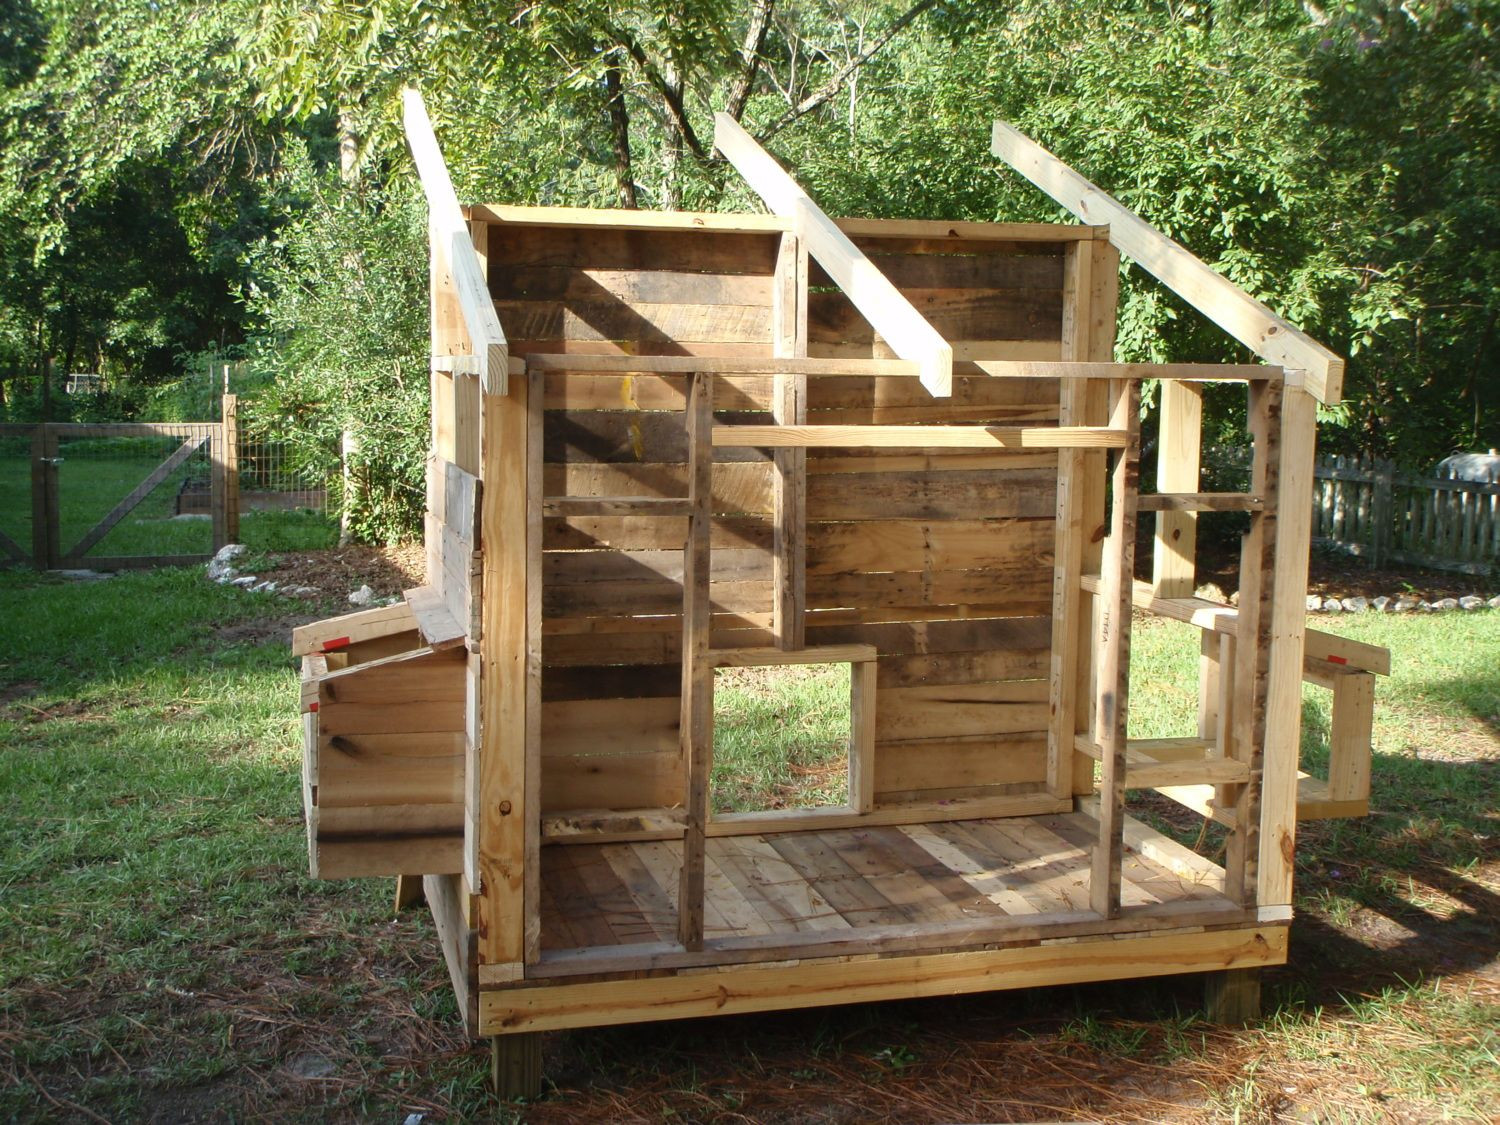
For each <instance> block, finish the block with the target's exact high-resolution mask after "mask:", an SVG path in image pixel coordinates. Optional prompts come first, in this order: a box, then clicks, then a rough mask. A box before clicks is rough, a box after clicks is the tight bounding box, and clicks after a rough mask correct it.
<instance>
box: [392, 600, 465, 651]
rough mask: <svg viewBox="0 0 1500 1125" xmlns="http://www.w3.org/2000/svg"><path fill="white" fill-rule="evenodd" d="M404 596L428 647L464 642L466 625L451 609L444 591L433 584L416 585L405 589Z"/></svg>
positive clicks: (452, 646) (452, 645) (449, 645)
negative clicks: (462, 623) (446, 601)
mask: <svg viewBox="0 0 1500 1125" xmlns="http://www.w3.org/2000/svg"><path fill="white" fill-rule="evenodd" d="M402 597H404V598H405V599H406V604H407V606H409V607H410V609H411V612H412V617H414V618H415V619H416V624H417V632H418V633H419V634H421V637H422V643H423V644H425V645H426V646H427V647H428V648H431V649H445V648H454V647H456V646H457V645H461V644H463V643H464V640H465V638H466V633H465V631H464V627H463V625H461V624H460V623H459V621H458V620H457V619H456V618H455V617H454V616H453V614H452V613H451V612H450V611H449V609H448V606H447V603H445V602H444V601H443V595H442V591H440V590H438V589H437V588H436V587H433V586H416V587H414V588H412V589H410V590H406V591H404V592H403V593H402Z"/></svg>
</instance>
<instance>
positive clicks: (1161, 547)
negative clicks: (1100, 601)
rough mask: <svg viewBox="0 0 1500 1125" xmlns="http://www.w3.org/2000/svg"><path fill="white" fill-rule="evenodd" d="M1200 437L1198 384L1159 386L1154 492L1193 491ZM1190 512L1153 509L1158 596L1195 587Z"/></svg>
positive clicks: (1194, 531) (1184, 594) (1194, 526)
mask: <svg viewBox="0 0 1500 1125" xmlns="http://www.w3.org/2000/svg"><path fill="white" fill-rule="evenodd" d="M1202 441H1203V388H1202V386H1201V385H1200V384H1198V383H1179V382H1176V381H1174V380H1170V379H1169V380H1165V381H1163V383H1162V384H1161V430H1160V433H1159V434H1158V435H1157V442H1156V491H1157V492H1197V491H1198V486H1199V480H1198V475H1199V458H1200V448H1201V446H1202ZM1197 543H1198V514H1197V513H1196V512H1158V513H1157V514H1156V551H1155V557H1154V559H1153V560H1152V569H1151V585H1152V589H1153V591H1154V592H1155V594H1156V596H1157V597H1158V598H1189V597H1192V595H1193V590H1194V588H1195V582H1194V578H1195V574H1196V572H1195V569H1194V557H1195V555H1196V553H1197Z"/></svg>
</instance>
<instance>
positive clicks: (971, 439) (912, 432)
mask: <svg viewBox="0 0 1500 1125" xmlns="http://www.w3.org/2000/svg"><path fill="white" fill-rule="evenodd" d="M1125 441H1126V433H1125V431H1124V430H1111V429H1106V428H1103V427H1099V426H715V427H714V432H713V443H714V445H716V446H720V447H730V448H754V449H1123V448H1124V447H1125Z"/></svg>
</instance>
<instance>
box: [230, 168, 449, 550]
mask: <svg viewBox="0 0 1500 1125" xmlns="http://www.w3.org/2000/svg"><path fill="white" fill-rule="evenodd" d="M278 191H279V193H280V206H281V207H282V210H283V214H284V216H285V223H284V225H283V226H282V227H281V230H280V234H279V235H278V237H277V238H275V239H274V240H267V241H265V242H262V243H261V244H259V245H258V246H257V247H255V248H254V249H253V250H252V253H251V265H252V268H253V270H254V273H255V276H256V277H257V278H258V280H257V282H256V283H255V285H254V286H253V287H252V288H251V290H250V291H249V293H248V295H247V299H248V304H249V307H250V310H251V312H252V313H253V314H254V315H255V316H256V318H257V321H258V323H259V325H260V333H259V334H258V335H257V336H256V337H255V339H254V340H253V341H252V342H251V346H250V351H249V360H250V365H251V368H252V370H254V371H257V372H258V373H259V374H260V375H263V376H269V377H270V379H271V380H272V382H271V383H270V384H269V386H267V387H266V389H265V390H264V391H263V392H261V393H260V394H259V395H258V396H257V397H255V398H254V399H252V400H250V401H249V402H248V403H247V404H246V405H245V409H244V411H243V415H242V418H243V424H244V425H245V427H246V429H247V431H249V432H251V433H259V434H262V435H265V436H267V437H274V438H277V439H279V440H284V441H286V442H287V443H288V448H289V451H290V453H291V454H292V457H293V463H294V466H295V467H299V468H306V469H309V470H316V472H317V474H318V476H319V477H322V476H327V477H330V478H332V479H338V472H337V470H338V466H339V460H338V457H339V449H340V441H341V437H342V435H343V434H344V433H346V432H348V433H351V434H352V435H353V436H354V437H355V438H356V439H357V443H358V445H357V451H356V452H355V454H354V456H353V458H352V465H351V469H352V472H351V474H350V475H351V479H353V480H354V481H355V482H356V488H355V489H354V490H352V492H351V494H349V495H345V496H343V497H342V504H343V505H344V506H345V507H346V508H347V510H348V513H349V516H350V522H351V526H352V528H353V530H354V531H355V533H356V534H357V535H359V536H361V537H362V538H367V539H373V540H385V539H400V538H404V537H409V536H411V535H414V534H417V533H419V530H420V527H421V514H422V502H423V490H422V488H423V486H422V482H423V472H422V466H423V464H424V461H425V456H426V449H427V442H428V386H427V245H426V237H425V235H426V209H425V205H424V203H423V202H422V200H421V198H420V197H419V196H417V195H416V194H415V192H413V191H412V190H411V187H410V185H408V184H401V185H398V186H396V187H393V188H391V189H389V190H382V189H379V188H376V187H373V186H366V187H364V188H363V189H362V190H360V191H358V192H355V191H351V190H347V189H345V188H344V187H343V186H342V185H341V184H340V183H339V182H338V180H337V178H336V177H335V176H334V175H333V174H332V173H330V172H326V171H320V170H319V169H318V168H316V167H315V166H314V164H313V162H312V160H311V159H310V158H309V157H308V156H307V154H306V152H305V150H304V151H301V152H297V151H294V152H293V153H292V154H291V155H290V158H289V159H288V161H287V163H286V165H285V171H284V173H283V176H282V177H281V179H280V180H279V181H278Z"/></svg>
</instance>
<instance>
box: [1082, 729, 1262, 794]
mask: <svg viewBox="0 0 1500 1125" xmlns="http://www.w3.org/2000/svg"><path fill="white" fill-rule="evenodd" d="M1209 745H1210V744H1209V743H1208V742H1205V741H1204V740H1202V739H1197V738H1186V739H1167V738H1163V739H1151V740H1150V741H1149V742H1147V741H1144V740H1139V739H1129V740H1127V741H1126V743H1125V788H1126V789H1156V788H1158V787H1160V786H1164V785H1166V786H1173V785H1199V784H1204V785H1232V784H1240V783H1243V782H1246V781H1249V780H1250V767H1249V766H1247V765H1246V764H1245V763H1244V762H1241V761H1237V760H1235V759H1234V758H1210V757H1206V756H1205V755H1206V754H1207V752H1208V748H1209ZM1073 748H1074V749H1075V750H1077V751H1079V752H1080V753H1082V754H1087V755H1088V756H1089V757H1090V758H1093V759H1094V761H1096V762H1097V761H1101V760H1102V755H1101V753H1100V751H1099V747H1098V746H1096V745H1095V744H1094V743H1093V742H1092V741H1091V740H1090V739H1089V737H1088V736H1087V735H1084V734H1080V735H1078V736H1077V737H1076V738H1075V739H1074V740H1073Z"/></svg>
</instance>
